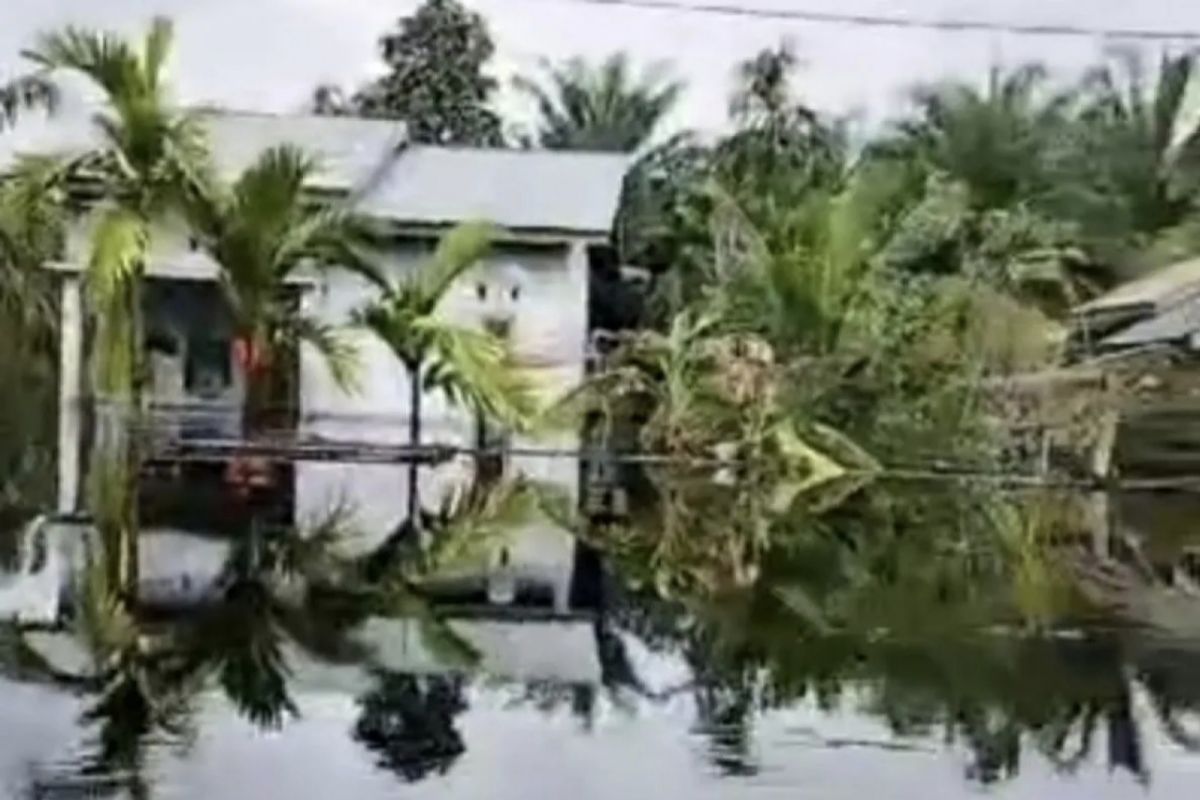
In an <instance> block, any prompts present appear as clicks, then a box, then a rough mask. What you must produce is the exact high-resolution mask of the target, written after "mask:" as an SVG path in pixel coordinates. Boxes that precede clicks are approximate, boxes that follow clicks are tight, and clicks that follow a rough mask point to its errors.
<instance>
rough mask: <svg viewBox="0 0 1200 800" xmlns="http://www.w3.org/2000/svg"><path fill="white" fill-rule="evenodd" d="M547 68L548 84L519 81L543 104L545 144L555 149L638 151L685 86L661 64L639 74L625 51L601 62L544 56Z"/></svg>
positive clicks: (542, 141) (541, 132) (541, 127)
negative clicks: (555, 60) (666, 73)
mask: <svg viewBox="0 0 1200 800" xmlns="http://www.w3.org/2000/svg"><path fill="white" fill-rule="evenodd" d="M542 67H543V70H544V71H545V73H546V78H545V82H544V83H539V82H538V81H535V80H530V79H529V78H524V77H518V78H517V79H516V80H515V84H516V86H517V88H518V89H520V90H521V91H523V92H525V93H526V94H528V95H529V96H530V97H532V98H533V100H534V101H535V102H536V103H537V107H538V113H539V114H540V117H541V119H540V120H539V130H538V141H539V143H540V144H541V145H542V146H543V147H548V148H551V149H555V150H609V151H617V152H633V151H634V150H638V149H639V148H641V147H642V146H643V145H645V144H646V142H647V141H648V140H649V139H650V137H651V136H652V135H653V134H654V131H655V129H656V128H657V127H658V125H659V124H660V123H661V122H662V120H663V118H664V117H665V116H666V115H667V114H669V113H670V112H671V110H672V109H674V107H675V105H676V104H677V103H678V102H679V98H680V96H681V95H682V93H683V88H684V85H683V83H682V82H681V81H676V80H670V79H668V78H666V77H665V76H664V74H663V70H662V68H661V67H653V68H651V69H648V70H646V71H645V72H644V73H643V74H642V75H641V76H640V78H635V77H634V76H633V75H631V73H630V66H629V57H628V55H627V54H625V53H623V52H622V53H614V54H613V55H611V56H609V57H608V59H606V60H605V61H604V62H603V63H601V64H600V65H598V66H593V65H590V64H588V63H587V62H586V61H584V60H583V59H581V58H574V59H571V60H570V61H567V62H565V63H564V64H561V65H558V66H556V65H554V64H551V63H549V62H546V61H543V63H542Z"/></svg>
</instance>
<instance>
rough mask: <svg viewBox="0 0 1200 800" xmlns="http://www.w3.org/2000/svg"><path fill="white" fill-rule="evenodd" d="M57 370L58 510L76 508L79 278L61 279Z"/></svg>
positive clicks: (79, 399)
mask: <svg viewBox="0 0 1200 800" xmlns="http://www.w3.org/2000/svg"><path fill="white" fill-rule="evenodd" d="M60 303H61V305H60V310H59V314H60V328H59V367H58V511H59V513H62V514H70V513H73V512H74V511H76V510H78V505H79V481H80V476H79V449H80V441H79V438H80V433H81V430H82V425H81V418H82V414H83V408H82V402H83V295H82V291H81V287H80V280H79V276H78V275H75V274H66V275H64V276H63V278H62V294H61V301H60Z"/></svg>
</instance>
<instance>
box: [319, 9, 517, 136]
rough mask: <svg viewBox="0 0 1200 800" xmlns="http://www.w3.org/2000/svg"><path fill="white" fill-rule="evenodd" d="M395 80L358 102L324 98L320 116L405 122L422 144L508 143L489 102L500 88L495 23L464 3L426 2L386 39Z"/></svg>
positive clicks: (322, 93)
mask: <svg viewBox="0 0 1200 800" xmlns="http://www.w3.org/2000/svg"><path fill="white" fill-rule="evenodd" d="M380 50H381V52H382V55H383V60H384V62H385V63H386V64H387V67H388V73H387V74H386V75H384V76H383V77H381V78H379V79H378V80H376V81H375V82H374V83H371V84H370V85H368V86H365V87H363V89H361V90H360V91H359V92H358V93H356V94H355V95H354V96H353V97H352V98H351V100H350V102H349V103H348V104H347V103H343V102H341V101H339V99H338V97H337V93H336V90H333V89H330V88H328V87H326V88H323V89H319V90H318V91H317V97H316V101H317V102H316V106H317V110H318V111H325V112H329V111H333V112H335V113H354V114H359V115H362V116H366V117H383V118H387V119H400V120H403V121H404V122H405V123H406V124H407V125H408V132H409V136H410V137H411V138H412V141H414V142H420V143H423V144H442V145H476V146H488V147H491V146H497V145H500V144H502V132H501V125H500V117H499V116H498V115H497V114H496V113H495V112H494V111H492V110H491V108H489V106H488V103H489V100H490V98H491V95H492V92H493V91H494V90H495V88H496V81H495V79H494V78H492V77H491V76H489V75H488V74H486V73H485V72H484V67H485V65H486V64H487V62H488V61H490V60H491V58H492V54H493V53H494V52H495V45H494V44H493V43H492V38H491V34H490V33H489V32H488V28H487V23H486V22H485V21H484V19H483V17H481V16H480V15H479V14H477V13H475V12H473V11H469V10H468V9H467V8H466V7H465V6H463V5H462V3H460V2H458V0H425V2H424V3H422V5H421V6H420V7H419V8H418V9H417V10H416V12H415V13H414V14H413V15H412V16H410V17H405V18H403V19H401V20H400V24H399V27H398V28H397V29H396V30H395V31H393V32H391V33H388V34H387V35H385V36H384V37H383V38H382V39H381V40H380Z"/></svg>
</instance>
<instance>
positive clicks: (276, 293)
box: [188, 146, 381, 434]
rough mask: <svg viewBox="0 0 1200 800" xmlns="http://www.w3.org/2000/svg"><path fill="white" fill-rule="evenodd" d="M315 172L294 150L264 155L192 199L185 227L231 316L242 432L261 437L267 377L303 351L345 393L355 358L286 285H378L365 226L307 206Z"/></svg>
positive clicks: (270, 382) (268, 398)
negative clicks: (339, 273) (334, 277)
mask: <svg viewBox="0 0 1200 800" xmlns="http://www.w3.org/2000/svg"><path fill="white" fill-rule="evenodd" d="M317 166H318V165H317V162H316V161H315V160H314V159H312V158H310V157H309V156H307V155H306V154H304V153H303V152H302V151H300V150H298V149H296V148H295V147H291V146H282V147H275V148H271V149H269V150H266V151H264V152H263V153H262V154H261V155H260V156H259V158H258V160H257V161H255V162H254V163H253V164H252V165H250V166H249V167H248V168H247V169H246V170H245V171H244V172H243V173H242V174H241V176H240V177H239V178H238V179H237V180H236V181H235V182H234V184H233V185H232V186H230V187H224V186H220V185H218V184H216V183H209V184H208V185H207V186H205V187H203V189H202V190H201V191H199V192H196V193H193V195H192V197H191V198H190V200H189V203H188V220H189V223H190V226H191V230H192V234H193V236H194V237H195V239H196V240H197V243H198V244H199V246H200V247H201V248H202V249H204V250H205V251H206V252H207V253H208V254H209V255H211V256H212V258H213V259H214V260H215V261H216V262H217V264H218V266H219V267H220V285H221V289H222V292H223V294H224V297H225V299H226V301H227V303H228V306H229V309H230V311H231V312H232V315H233V320H234V330H235V336H236V339H235V352H236V354H237V356H238V359H239V362H240V366H241V368H242V369H243V371H244V375H245V379H246V395H245V398H246V399H245V409H244V414H243V424H244V426H245V429H246V433H247V434H252V433H255V432H257V430H258V429H259V428H260V427H261V425H262V423H263V414H264V412H265V411H266V410H267V408H268V406H269V405H270V404H271V402H272V394H273V391H274V389H275V387H276V386H277V385H278V380H279V379H280V377H281V376H280V375H279V373H278V371H277V370H275V369H272V368H273V367H276V366H278V365H279V362H280V361H281V360H283V359H282V358H281V357H282V356H284V355H285V354H289V353H294V351H295V348H296V346H297V345H298V344H299V343H301V342H303V343H306V344H308V345H310V346H312V347H313V348H314V349H315V350H316V351H317V352H318V353H320V354H321V355H322V356H323V357H324V358H325V361H326V363H327V364H328V365H329V368H330V372H331V374H332V375H333V376H334V378H335V380H337V382H338V383H339V385H342V386H343V387H347V388H348V387H350V386H351V385H352V384H353V380H354V377H355V374H354V368H355V366H356V360H355V355H356V354H355V352H354V350H353V348H352V347H351V346H350V345H349V343H348V342H346V341H344V340H343V339H342V338H341V337H339V336H338V334H337V332H336V331H335V330H334V329H333V328H331V327H330V326H329V325H327V324H325V323H323V322H321V321H320V320H317V319H315V318H313V317H310V316H307V315H304V314H303V313H301V311H300V309H299V307H298V304H297V302H296V297H295V296H294V293H293V292H291V291H289V287H288V283H289V281H291V280H292V279H294V278H296V277H297V276H298V273H299V272H300V271H301V270H303V269H305V268H316V269H326V268H330V267H334V266H337V267H341V268H343V269H349V270H353V271H355V272H357V273H358V274H361V275H364V276H365V277H367V278H368V279H370V280H371V281H373V282H375V283H381V279H380V278H379V277H378V275H377V273H376V271H375V270H374V269H373V268H372V266H371V264H370V262H369V260H368V247H369V244H370V241H369V240H370V235H369V231H368V230H367V227H366V224H365V222H363V221H362V220H360V219H358V218H356V217H355V216H353V215H352V214H350V213H348V212H346V211H345V210H342V209H339V208H333V207H330V206H326V205H321V204H319V203H314V202H312V200H311V198H310V197H308V196H307V195H306V193H305V187H306V184H307V183H308V182H309V180H310V179H311V178H312V177H313V174H314V172H315V171H316V169H317Z"/></svg>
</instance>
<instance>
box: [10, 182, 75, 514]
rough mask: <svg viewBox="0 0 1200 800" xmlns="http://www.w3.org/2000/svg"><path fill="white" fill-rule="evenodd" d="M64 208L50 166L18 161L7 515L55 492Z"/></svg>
mask: <svg viewBox="0 0 1200 800" xmlns="http://www.w3.org/2000/svg"><path fill="white" fill-rule="evenodd" d="M61 200H62V198H61V196H60V194H59V188H58V180H57V173H56V162H54V161H53V160H51V159H44V158H31V159H24V160H21V161H19V162H18V163H17V164H16V165H15V166H14V168H13V171H12V172H11V173H10V174H9V175H8V177H7V178H6V179H5V180H4V182H3V184H2V185H0V403H3V407H4V408H5V409H6V410H5V414H4V422H3V423H0V475H2V476H3V477H2V478H0V513H3V512H4V511H8V510H17V511H20V510H23V509H31V508H35V507H38V506H40V505H42V504H43V503H46V502H49V499H50V497H51V492H52V490H53V482H54V481H53V458H52V455H51V452H52V443H53V441H54V432H55V428H56V426H55V416H54V406H55V404H54V401H53V398H54V397H55V396H56V393H55V388H56V386H55V369H54V364H55V358H54V356H55V353H56V347H55V345H56V342H55V335H54V334H55V330H56V324H55V323H56V316H57V307H58V306H57V303H56V302H54V296H53V286H52V283H51V281H50V280H49V276H48V275H47V274H46V272H45V271H44V270H43V266H44V265H45V264H46V262H48V261H51V260H53V259H55V258H58V257H60V256H61V254H62V247H63V239H64V236H65V215H64V214H63V213H62V203H61Z"/></svg>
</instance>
